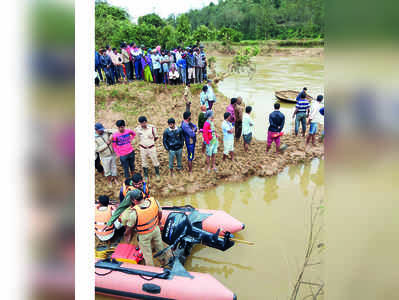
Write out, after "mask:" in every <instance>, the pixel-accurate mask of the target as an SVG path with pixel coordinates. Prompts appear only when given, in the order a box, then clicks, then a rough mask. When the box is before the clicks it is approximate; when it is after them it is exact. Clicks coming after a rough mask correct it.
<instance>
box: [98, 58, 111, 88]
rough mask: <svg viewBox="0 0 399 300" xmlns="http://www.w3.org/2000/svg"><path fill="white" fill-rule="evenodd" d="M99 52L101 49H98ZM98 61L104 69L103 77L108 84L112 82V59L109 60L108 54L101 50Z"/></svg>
mask: <svg viewBox="0 0 399 300" xmlns="http://www.w3.org/2000/svg"><path fill="white" fill-rule="evenodd" d="M100 53H101V51H100ZM100 63H101V66H102V68H103V70H104V73H105V77H106V79H107V84H108V85H112V84H114V77H113V74H112V68H111V66H112V60H111V57H109V55H107V53H106V52H105V51H103V52H102V56H100Z"/></svg>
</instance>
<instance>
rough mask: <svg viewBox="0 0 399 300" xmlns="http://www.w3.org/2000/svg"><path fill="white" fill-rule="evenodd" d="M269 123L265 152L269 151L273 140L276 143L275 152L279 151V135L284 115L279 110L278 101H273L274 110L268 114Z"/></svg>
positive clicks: (282, 126)
mask: <svg viewBox="0 0 399 300" xmlns="http://www.w3.org/2000/svg"><path fill="white" fill-rule="evenodd" d="M269 123H270V126H269V129H268V132H267V148H266V152H269V150H270V148H271V146H272V143H273V142H274V143H275V144H276V153H279V150H280V137H281V135H282V130H283V128H284V123H285V116H284V115H283V114H282V113H281V112H280V103H274V111H273V112H272V113H270V115H269Z"/></svg>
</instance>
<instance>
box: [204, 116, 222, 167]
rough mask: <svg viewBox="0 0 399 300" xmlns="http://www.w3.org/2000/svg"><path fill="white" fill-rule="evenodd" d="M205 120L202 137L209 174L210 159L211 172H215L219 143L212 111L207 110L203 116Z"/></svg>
mask: <svg viewBox="0 0 399 300" xmlns="http://www.w3.org/2000/svg"><path fill="white" fill-rule="evenodd" d="M205 118H206V121H205V123H204V128H203V131H202V135H203V137H204V142H205V145H206V164H207V166H208V173H209V172H210V171H211V164H210V161H211V158H212V167H213V170H214V171H216V153H217V152H218V146H219V141H218V136H217V134H216V128H215V124H214V122H213V120H214V118H213V111H212V110H208V111H207V112H206V114H205Z"/></svg>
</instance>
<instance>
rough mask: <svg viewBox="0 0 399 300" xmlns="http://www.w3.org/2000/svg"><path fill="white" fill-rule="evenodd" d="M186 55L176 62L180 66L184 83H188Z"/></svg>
mask: <svg viewBox="0 0 399 300" xmlns="http://www.w3.org/2000/svg"><path fill="white" fill-rule="evenodd" d="M185 58H186V56H185V55H184V54H183V56H182V57H181V58H180V59H179V60H178V61H177V62H176V66H177V67H178V68H179V71H180V76H181V79H182V82H183V84H186V59H185Z"/></svg>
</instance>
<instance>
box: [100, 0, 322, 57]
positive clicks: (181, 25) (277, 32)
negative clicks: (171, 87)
mask: <svg viewBox="0 0 399 300" xmlns="http://www.w3.org/2000/svg"><path fill="white" fill-rule="evenodd" d="M95 17H96V20H95V22H96V25H95V35H96V37H95V41H96V48H97V49H98V48H101V47H104V46H105V45H107V44H108V45H110V46H112V47H119V46H120V43H121V42H123V41H126V42H131V41H134V42H136V43H137V44H144V45H145V46H147V47H155V46H157V45H160V46H162V47H164V48H169V49H170V48H173V47H177V46H178V45H180V46H188V45H192V44H194V43H196V42H197V41H221V42H224V43H233V44H234V43H240V44H241V43H243V44H241V45H242V46H248V45H250V43H253V41H254V43H259V41H265V40H267V41H269V40H278V41H279V42H277V43H278V46H282V47H283V46H301V47H312V46H321V45H322V44H323V43H324V42H323V38H324V1H322V0H295V1H294V0H272V1H269V0H220V1H219V3H218V4H213V3H211V4H210V5H208V6H206V7H204V8H202V9H199V10H190V11H189V12H188V13H185V14H181V15H178V16H176V15H173V14H172V15H170V16H169V17H168V18H166V19H162V18H161V17H159V16H158V15H156V14H154V13H152V14H148V15H145V16H141V17H139V18H138V20H137V23H134V22H132V20H131V17H130V16H129V14H128V12H127V11H126V10H125V9H123V8H119V7H115V6H112V5H110V4H108V3H107V1H106V0H96V3H95Z"/></svg>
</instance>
